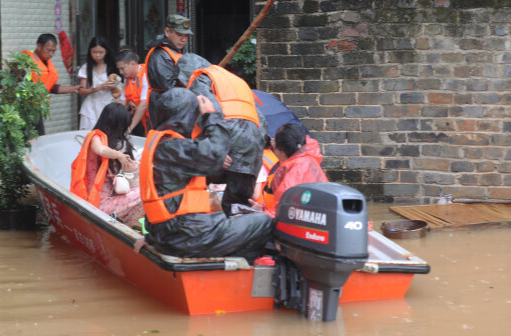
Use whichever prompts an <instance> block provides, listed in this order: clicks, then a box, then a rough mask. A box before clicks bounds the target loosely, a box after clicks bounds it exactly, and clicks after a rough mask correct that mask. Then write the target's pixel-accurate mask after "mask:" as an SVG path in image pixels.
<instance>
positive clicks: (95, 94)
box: [78, 36, 122, 130]
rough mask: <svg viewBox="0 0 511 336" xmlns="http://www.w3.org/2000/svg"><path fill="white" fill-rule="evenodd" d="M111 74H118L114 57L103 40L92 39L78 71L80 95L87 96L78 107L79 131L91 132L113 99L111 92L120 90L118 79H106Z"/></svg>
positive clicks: (98, 38)
mask: <svg viewBox="0 0 511 336" xmlns="http://www.w3.org/2000/svg"><path fill="white" fill-rule="evenodd" d="M111 74H118V70H117V67H116V66H115V55H114V54H113V52H112V50H111V49H110V47H109V45H108V43H107V41H106V39H105V38H103V37H101V36H96V37H93V38H92V40H91V41H90V43H89V49H88V53H87V63H85V64H84V65H82V66H81V67H80V70H79V71H78V77H79V78H80V84H81V86H82V88H81V89H80V95H81V96H87V98H85V100H84V101H83V102H82V106H81V107H80V129H83V130H91V129H92V128H93V127H94V125H96V122H97V121H98V119H99V116H100V115H101V111H103V108H104V107H105V106H106V105H108V104H109V103H110V102H112V100H113V99H114V97H113V96H112V90H113V89H114V88H116V87H117V88H119V89H121V86H122V83H121V82H120V80H119V79H117V80H116V81H114V80H109V79H108V76H109V75H111ZM117 78H119V77H118V76H117ZM116 91H117V90H116Z"/></svg>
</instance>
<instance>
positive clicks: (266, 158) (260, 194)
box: [252, 135, 279, 203]
mask: <svg viewBox="0 0 511 336" xmlns="http://www.w3.org/2000/svg"><path fill="white" fill-rule="evenodd" d="M278 162H279V159H278V158H277V156H276V155H275V153H273V150H272V149H271V138H270V137H269V136H268V135H267V136H266V137H265V145H264V150H263V164H262V166H261V170H260V171H259V175H258V176H257V180H256V185H255V188H254V193H253V194H252V200H254V201H256V202H257V203H264V194H265V193H264V191H265V189H266V190H268V189H267V188H266V185H267V182H268V178H270V179H271V178H272V177H271V176H272V175H270V173H271V172H272V171H273V172H275V169H273V167H274V166H275V165H276V164H277V163H278Z"/></svg>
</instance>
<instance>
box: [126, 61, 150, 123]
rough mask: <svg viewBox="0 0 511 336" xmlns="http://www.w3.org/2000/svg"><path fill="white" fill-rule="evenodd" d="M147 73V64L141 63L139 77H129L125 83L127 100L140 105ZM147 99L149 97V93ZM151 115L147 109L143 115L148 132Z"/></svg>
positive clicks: (143, 121)
mask: <svg viewBox="0 0 511 336" xmlns="http://www.w3.org/2000/svg"><path fill="white" fill-rule="evenodd" d="M145 74H146V66H145V64H140V70H139V71H138V73H137V77H135V78H128V79H127V80H126V83H125V84H124V95H125V96H126V101H129V102H132V103H133V104H135V106H138V105H140V95H141V94H142V87H143V79H144V75H145ZM146 99H149V95H148V96H147V98H146ZM148 117H149V113H148V110H147V109H146V111H145V113H144V115H143V116H142V119H141V121H142V125H144V128H145V130H146V132H147V118H148Z"/></svg>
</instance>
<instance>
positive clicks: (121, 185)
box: [114, 171, 131, 195]
mask: <svg viewBox="0 0 511 336" xmlns="http://www.w3.org/2000/svg"><path fill="white" fill-rule="evenodd" d="M126 174H129V173H126ZM130 175H131V174H130ZM114 190H115V193H116V194H118V195H122V194H126V193H127V192H128V191H130V182H129V181H128V179H127V178H126V176H124V173H123V172H122V171H119V173H117V175H115V177H114Z"/></svg>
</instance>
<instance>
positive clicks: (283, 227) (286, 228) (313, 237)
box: [277, 222, 329, 244]
mask: <svg viewBox="0 0 511 336" xmlns="http://www.w3.org/2000/svg"><path fill="white" fill-rule="evenodd" d="M277 230H279V231H282V232H284V233H287V234H288V235H291V236H294V237H297V238H300V239H305V240H309V241H312V242H315V243H320V244H328V234H329V232H328V231H324V230H314V229H311V228H308V227H305V226H300V225H293V224H288V223H283V222H277Z"/></svg>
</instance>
